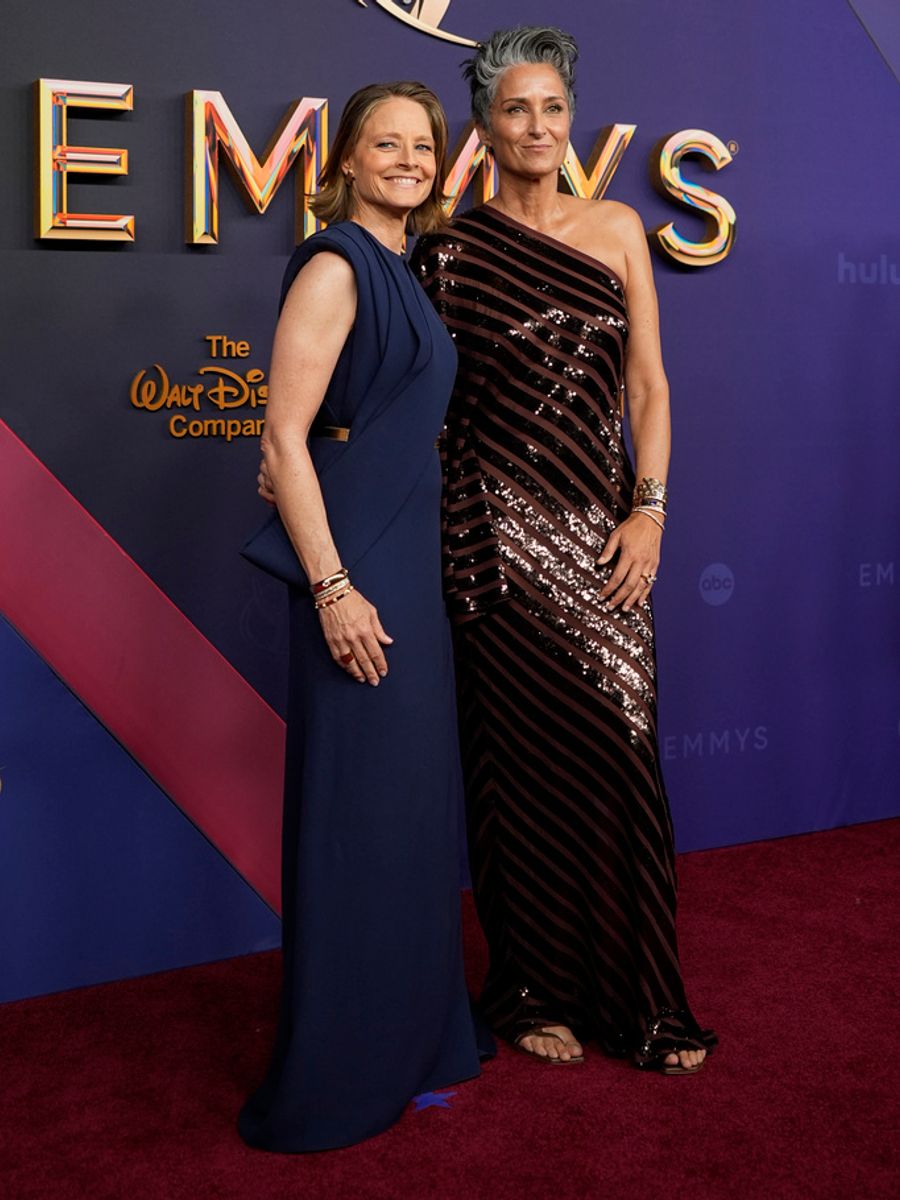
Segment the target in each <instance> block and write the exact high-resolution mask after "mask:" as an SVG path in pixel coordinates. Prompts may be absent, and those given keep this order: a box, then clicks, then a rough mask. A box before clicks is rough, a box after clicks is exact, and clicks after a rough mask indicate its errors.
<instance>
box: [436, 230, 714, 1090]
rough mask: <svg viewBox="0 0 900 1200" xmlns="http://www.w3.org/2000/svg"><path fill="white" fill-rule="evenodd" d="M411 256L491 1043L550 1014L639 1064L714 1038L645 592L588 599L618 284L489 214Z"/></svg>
mask: <svg viewBox="0 0 900 1200" xmlns="http://www.w3.org/2000/svg"><path fill="white" fill-rule="evenodd" d="M414 268H415V269H416V271H417V273H418V275H419V277H420V278H421V280H422V282H423V284H424V286H425V288H426V290H427V291H428V293H429V295H430V296H431V298H432V301H433V302H434V304H435V306H436V309H437V311H438V312H439V313H440V315H441V317H442V319H443V320H444V322H445V324H446V325H447V327H448V329H449V330H450V331H451V333H452V334H453V337H454V339H455V341H456V346H457V351H458V355H459V372H458V375H457V382H456V387H455V390H454V393H453V398H452V400H451V404H450V411H449V413H448V418H447V437H446V494H445V505H444V536H445V576H446V578H445V587H446V592H447V595H448V597H449V601H450V604H451V606H452V608H453V611H454V614H455V616H456V619H457V637H456V650H457V673H458V681H459V699H460V732H461V738H462V747H463V764H464V771H465V777H466V801H467V809H468V822H469V851H470V860H471V866H472V879H473V885H474V889H475V898H476V902H477V905H478V912H479V916H480V918H481V922H482V925H483V927H484V930H485V933H486V935H487V940H488V944H489V948H490V969H489V973H488V977H487V981H486V984H485V987H484V993H483V996H482V1002H483V1005H484V1011H485V1015H486V1016H487V1017H488V1018H489V1019H490V1021H491V1023H492V1024H493V1025H494V1027H495V1029H497V1030H498V1031H499V1032H501V1033H502V1034H504V1035H505V1036H507V1037H509V1038H515V1037H517V1036H519V1035H520V1034H522V1033H524V1032H525V1031H526V1030H528V1029H529V1028H531V1027H533V1026H535V1025H541V1024H557V1023H561V1024H566V1025H569V1026H570V1027H571V1028H572V1029H574V1030H575V1032H576V1033H577V1034H578V1035H579V1036H580V1037H582V1038H595V1039H597V1040H598V1041H599V1042H600V1043H601V1045H602V1046H603V1047H604V1048H605V1049H606V1050H607V1052H608V1053H610V1054H613V1055H622V1056H629V1057H631V1058H632V1059H633V1061H634V1062H635V1064H636V1065H638V1066H641V1067H656V1066H659V1065H660V1064H661V1062H662V1060H663V1058H664V1056H665V1054H666V1053H668V1052H669V1051H671V1050H674V1049H688V1048H700V1047H705V1048H710V1047H711V1046H712V1045H713V1044H714V1041H715V1038H714V1036H713V1035H712V1034H711V1033H710V1032H709V1031H706V1030H701V1029H700V1028H699V1026H698V1024H697V1022H696V1021H695V1019H694V1017H693V1015H692V1013H691V1011H690V1009H689V1007H688V1003H687V1000H686V998H685V992H684V986H683V983H682V978H681V970H680V967H679V961H678V950H677V942H676V936H675V902H676V880H675V856H674V846H673V838H672V825H671V820H670V815H669V806H668V801H667V798H666V792H665V788H664V785H663V779H662V774H661V771H660V764H659V750H658V745H657V735H656V661H655V652H654V633H653V609H652V605H651V603H650V601H649V600H646V601H644V602H643V603H641V604H638V605H636V606H635V607H634V608H633V609H632V610H631V611H630V612H628V613H625V612H623V611H622V610H621V608H618V609H614V610H612V611H607V610H606V609H605V607H604V606H603V604H602V602H601V601H600V599H599V591H600V589H601V588H602V586H603V583H604V582H605V580H606V579H607V578H608V577H609V572H610V571H611V570H612V568H611V567H607V568H605V569H604V570H603V571H600V570H598V568H597V566H596V560H597V557H598V555H599V554H600V552H601V551H602V549H603V547H604V545H605V544H606V539H607V538H608V537H609V535H610V533H611V532H612V531H613V529H615V528H616V526H617V525H618V524H620V523H621V521H623V520H624V519H625V517H627V516H628V515H629V513H630V511H631V499H632V493H633V489H634V482H635V480H634V471H633V468H632V464H631V462H630V460H629V457H628V453H627V451H626V447H625V441H624V434H623V428H622V413H621V405H620V390H621V384H622V379H623V372H624V364H625V349H626V343H627V338H628V312H627V308H626V304H625V294H624V289H623V286H622V282H621V280H620V279H619V278H618V277H617V276H616V274H615V272H613V271H611V270H610V269H609V268H607V267H606V266H605V265H604V264H603V263H601V262H599V261H597V260H596V259H594V258H591V257H589V256H588V255H586V254H582V253H580V252H579V251H578V250H573V249H572V248H570V247H568V246H566V245H564V244H562V243H560V242H558V241H556V240H555V239H553V238H551V237H548V236H546V235H544V234H542V233H539V232H536V231H535V230H532V229H530V228H528V227H527V226H524V225H521V224H520V223H519V222H517V221H514V220H512V219H511V218H509V217H506V216H505V215H503V214H501V213H499V212H497V211H496V210H494V209H491V208H489V207H487V208H485V207H482V208H480V209H475V210H473V211H472V212H469V213H466V214H463V215H461V216H459V217H457V218H456V219H455V220H454V221H453V225H452V228H451V229H450V230H449V231H448V232H446V233H439V234H434V235H430V236H429V237H427V238H424V239H421V240H420V242H419V243H418V244H417V246H416V252H415V261H414Z"/></svg>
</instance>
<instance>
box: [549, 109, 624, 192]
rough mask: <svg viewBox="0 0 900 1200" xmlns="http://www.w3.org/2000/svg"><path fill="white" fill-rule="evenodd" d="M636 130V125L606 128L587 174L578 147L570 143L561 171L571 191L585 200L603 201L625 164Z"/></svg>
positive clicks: (589, 162)
mask: <svg viewBox="0 0 900 1200" xmlns="http://www.w3.org/2000/svg"><path fill="white" fill-rule="evenodd" d="M635 129H637V126H636V125H607V126H606V127H605V128H604V129H601V130H600V136H599V137H598V139H597V142H596V145H595V146H594V149H593V150H592V151H591V154H590V158H589V159H588V165H587V171H585V169H584V167H582V165H581V160H580V159H579V157H578V155H577V154H576V153H575V147H574V146H573V145H572V143H571V142H569V149H568V150H567V151H566V157H565V158H564V159H563V165H562V168H561V169H562V177H563V179H564V180H565V181H566V184H567V185H568V187H569V191H570V192H572V194H573V195H575V196H581V198H582V199H583V200H600V199H601V198H602V197H603V194H604V192H605V191H606V189H607V188H608V187H609V183H610V180H611V179H612V177H613V175H615V173H616V168H617V167H618V165H619V163H620V162H621V161H622V155H623V154H624V153H625V151H626V150H627V149H628V143H629V142H630V141H631V139H632V137H633V136H634V131H635Z"/></svg>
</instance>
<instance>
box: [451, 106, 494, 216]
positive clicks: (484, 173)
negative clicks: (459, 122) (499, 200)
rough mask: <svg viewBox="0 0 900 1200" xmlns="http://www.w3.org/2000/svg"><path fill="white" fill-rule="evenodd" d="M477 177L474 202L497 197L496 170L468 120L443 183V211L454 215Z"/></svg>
mask: <svg viewBox="0 0 900 1200" xmlns="http://www.w3.org/2000/svg"><path fill="white" fill-rule="evenodd" d="M476 175H477V177H478V178H477V183H476V195H475V200H474V203H475V204H484V203H486V201H488V200H490V198H491V197H492V196H495V195H496V194H497V168H496V166H495V165H494V157H493V155H492V154H491V152H490V150H488V149H487V147H486V146H485V144H484V142H482V141H481V139H480V138H479V136H478V134H477V133H476V132H475V124H474V122H473V121H470V122H469V124H468V125H467V126H466V127H465V129H464V130H463V132H462V136H461V137H460V139H459V142H458V143H457V146H456V149H455V150H454V151H453V154H452V155H451V157H450V160H449V166H448V170H447V175H446V177H445V180H444V195H445V196H446V198H447V199H446V202H445V204H444V209H445V211H446V213H447V216H448V217H449V216H452V215H453V211H454V209H455V208H456V206H457V205H458V204H459V202H460V200H462V198H463V196H464V195H465V192H466V189H467V188H468V186H469V184H470V183H471V182H472V180H473V178H475V176H476Z"/></svg>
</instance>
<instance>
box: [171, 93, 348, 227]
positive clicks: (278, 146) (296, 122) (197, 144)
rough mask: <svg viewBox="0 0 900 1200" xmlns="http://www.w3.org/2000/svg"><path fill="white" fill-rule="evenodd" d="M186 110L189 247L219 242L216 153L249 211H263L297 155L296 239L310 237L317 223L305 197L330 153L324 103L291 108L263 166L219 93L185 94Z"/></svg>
mask: <svg viewBox="0 0 900 1200" xmlns="http://www.w3.org/2000/svg"><path fill="white" fill-rule="evenodd" d="M185 99H186V108H185V123H186V136H185V152H186V155H187V163H186V171H185V174H186V183H187V204H186V216H187V233H186V240H187V242H188V243H189V244H191V245H195V246H196V245H212V244H215V243H216V242H218V240H219V151H220V150H222V151H224V153H225V158H226V162H227V164H228V166H229V168H230V169H231V173H232V176H233V178H234V180H235V182H236V184H237V185H238V189H239V191H240V192H241V193H242V195H243V197H244V199H245V200H246V201H247V202H248V204H249V206H250V208H251V211H256V212H258V213H264V212H265V211H266V209H267V208H268V207H269V205H270V203H271V202H272V197H273V196H274V195H275V193H276V192H277V191H278V188H279V187H280V186H281V184H282V182H283V181H284V178H285V176H286V175H287V174H288V172H289V171H290V170H291V168H292V167H293V166H294V164H295V162H296V161H297V159H298V157H299V156H300V155H301V154H302V156H303V175H302V179H301V180H298V184H297V217H296V238H297V241H302V240H303V238H304V237H308V236H309V235H310V234H311V233H314V232H315V230H316V228H317V227H318V222H317V221H316V220H315V218H314V217H313V215H312V213H311V212H310V211H309V207H308V204H307V196H308V195H310V194H311V193H312V192H313V190H314V188H315V182H316V179H317V178H318V175H319V171H320V170H321V165H322V162H324V159H325V155H326V154H327V152H328V145H327V143H328V101H327V100H321V99H315V98H309V97H304V98H303V99H302V100H295V101H294V103H293V104H291V105H290V107H289V108H288V110H287V112H286V113H285V115H284V117H283V118H282V120H281V122H280V124H279V126H278V128H277V129H276V130H275V133H274V134H273V135H272V137H271V139H270V141H269V144H268V146H267V147H266V149H265V150H264V151H263V156H262V162H260V160H259V159H258V158H257V157H256V155H255V154H254V153H253V151H252V150H251V148H250V143H249V142H248V141H247V139H246V138H245V137H244V134H243V132H242V131H241V127H240V126H239V125H238V123H237V121H236V120H235V119H234V116H233V114H232V112H231V109H230V108H229V107H228V105H227V104H226V103H225V99H224V97H223V96H222V93H221V92H207V91H193V92H188V93H187V96H186V97H185Z"/></svg>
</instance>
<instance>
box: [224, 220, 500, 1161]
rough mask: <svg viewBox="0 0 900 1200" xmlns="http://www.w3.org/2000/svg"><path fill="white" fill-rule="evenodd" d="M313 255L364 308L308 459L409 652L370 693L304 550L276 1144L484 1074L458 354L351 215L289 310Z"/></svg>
mask: <svg viewBox="0 0 900 1200" xmlns="http://www.w3.org/2000/svg"><path fill="white" fill-rule="evenodd" d="M320 250H328V251H333V252H336V253H339V254H341V255H343V256H344V257H345V258H346V259H347V260H348V261H349V262H350V264H351V265H352V267H353V270H354V273H355V276H356V283H357V291H358V301H357V313H356V321H355V324H354V326H353V329H352V330H351V333H350V335H349V337H348V340H347V343H346V345H345V346H344V349H343V351H342V353H341V356H340V359H339V361H338V364H337V367H336V370H335V373H334V376H333V379H332V382H331V385H330V388H329V391H328V393H327V395H326V397H325V402H324V404H323V408H322V410H321V412H320V414H319V420H320V421H324V422H325V423H326V424H328V425H332V424H333V425H336V426H344V427H349V429H350V437H349V440H348V441H346V442H339V441H332V440H326V439H325V438H317V437H315V436H313V437H312V438H311V439H310V447H311V452H312V454H313V459H314V462H315V465H316V469H317V472H318V474H319V478H320V482H321V485H322V490H323V494H324V497H325V504H326V510H327V512H328V517H329V523H330V526H331V530H332V533H333V535H334V540H335V544H336V546H337V549H338V553H339V554H340V556H341V559H342V562H343V564H344V565H345V566H347V567H348V568H349V570H350V572H351V579H352V581H353V583H354V584H355V586H356V587H357V588H358V589H359V590H360V591H361V592H362V594H363V595H364V596H365V597H366V599H368V600H369V601H370V602H371V603H373V604H374V605H375V607H376V608H377V610H378V613H379V617H380V619H381V621H382V624H383V625H384V627H385V629H386V630H387V632H388V633H389V634H390V635H391V636H392V637H393V638H394V639H395V640H394V644H393V645H392V646H390V647H388V649H387V659H388V665H389V673H388V675H387V677H386V678H385V679H384V680H383V681H382V682H381V683H380V685H379V686H378V687H377V688H373V687H370V686H369V685H367V684H366V685H362V684H359V683H357V682H355V681H354V680H353V679H352V678H351V677H350V676H349V675H347V674H346V673H345V672H344V671H342V670H341V669H340V668H339V667H337V666H336V665H335V663H334V662H333V660H332V658H331V656H330V654H329V652H328V650H327V648H326V644H325V640H324V638H323V636H322V632H321V628H320V624H319V617H318V614H317V613H316V611H315V609H314V607H313V604H312V601H311V598H310V596H309V592H308V590H307V587H306V586H305V580H304V579H303V576H302V572H301V570H300V567H299V564H298V563H297V562H296V559H295V558H291V562H290V565H289V566H288V567H287V568H286V569H284V570H282V571H281V572H280V573H281V574H283V575H284V576H285V577H291V578H292V579H293V580H294V582H295V583H296V584H297V586H293V587H291V589H290V684H289V701H288V722H287V762H286V778H285V808H284V841H283V902H284V910H283V919H284V935H283V946H284V984H283V990H282V997H281V1007H280V1016H279V1024H278V1032H277V1036H276V1043H275V1049H274V1052H273V1056H272V1061H271V1065H270V1067H269V1071H268V1074H267V1076H266V1078H265V1080H264V1082H263V1084H262V1086H261V1087H260V1088H259V1090H258V1091H257V1092H256V1093H255V1094H254V1095H253V1096H252V1097H251V1098H250V1100H249V1101H248V1102H247V1104H246V1105H245V1107H244V1109H243V1111H242V1113H241V1115H240V1120H239V1128H240V1132H241V1135H242V1136H243V1137H244V1139H245V1140H246V1141H247V1142H249V1143H250V1144H251V1145H253V1146H257V1147H260V1148H263V1149H268V1150H279V1151H303V1150H324V1149H328V1148H332V1147H337V1146H345V1145H349V1144H351V1143H354V1142H358V1141H360V1140H362V1139H363V1138H366V1137H369V1136H371V1135H372V1134H376V1133H378V1132H380V1131H381V1130H383V1129H385V1128H387V1127H388V1126H389V1125H390V1124H392V1122H394V1121H395V1120H396V1119H397V1118H398V1117H399V1116H400V1114H401V1112H402V1111H403V1109H404V1108H405V1106H406V1105H407V1103H408V1102H409V1100H410V1099H411V1098H412V1097H413V1096H414V1095H417V1094H419V1093H421V1092H426V1091H434V1090H436V1089H438V1088H441V1087H445V1086H447V1085H449V1084H452V1083H455V1082H458V1081H461V1080H464V1079H468V1078H471V1077H473V1076H475V1075H477V1074H478V1071H479V1054H478V1047H477V1045H476V1035H475V1030H474V1027H473V1020H472V1015H471V1011H470V1005H469V999H468V995H467V992H466V987H465V983H464V979H463V965H462V949H461V936H460V912H459V862H460V845H459V843H460V806H461V782H460V768H459V763H458V754H459V751H458V742H457V732H456V715H455V701H454V689H453V665H452V662H453V660H452V650H451V644H450V636H449V628H448V624H447V620H446V616H445V610H444V605H443V602H442V596H441V566H440V557H441V546H440V521H439V506H440V491H441V470H440V463H439V456H438V452H437V450H436V449H435V439H436V437H437V436H438V434H439V432H440V429H441V425H442V422H443V418H444V413H445V409H446V406H447V400H448V397H449V395H450V391H451V388H452V385H453V378H454V372H455V367H456V355H455V350H454V348H453V343H452V341H451V339H450V337H449V335H448V334H447V332H446V331H445V329H444V327H443V325H442V323H441V322H440V320H439V319H438V317H437V315H436V314H435V312H434V309H433V308H432V306H431V304H430V303H429V301H428V299H427V297H426V296H425V294H424V292H423V291H422V290H421V288H420V286H419V284H418V282H417V281H416V280H415V278H414V276H413V274H412V272H411V271H410V269H409V267H408V265H407V263H406V261H405V259H404V258H402V257H401V256H400V255H397V254H394V253H392V252H391V251H390V250H388V249H387V248H386V247H385V246H383V245H382V244H381V243H380V242H379V241H378V240H377V239H376V238H374V237H373V236H372V235H371V234H369V233H368V232H367V231H366V230H364V229H362V228H361V227H360V226H358V225H355V224H353V223H350V222H343V223H341V224H338V225H333V226H330V227H329V228H328V229H327V230H325V231H324V232H322V233H319V234H316V235H315V236H314V237H313V238H311V239H310V240H308V241H307V242H305V243H304V244H303V245H302V246H301V247H299V249H298V250H297V251H296V253H295V254H294V256H293V257H292V259H291V261H290V263H289V266H288V269H287V272H286V275H285V281H284V289H283V292H282V301H283V298H284V295H285V294H286V293H287V289H288V288H289V287H290V284H291V283H292V282H293V280H294V278H295V277H296V275H297V273H298V271H299V270H300V268H301V267H302V266H303V265H304V263H306V262H307V261H308V260H309V258H310V257H311V256H312V255H313V254H315V253H316V252H317V251H320ZM315 428H316V426H314V430H315ZM276 534H277V536H278V537H279V538H280V539H281V547H282V551H283V550H284V547H286V545H287V544H286V542H285V540H284V534H283V530H282V529H281V528H280V527H279V525H278V522H277V519H276V520H273V522H272V524H271V526H270V528H269V531H268V534H266V535H263V536H262V538H261V539H260V541H261V542H265V539H266V537H267V536H269V537H270V538H274V537H275V535H276ZM251 549H252V547H251ZM279 552H281V551H279ZM250 556H251V557H252V555H250ZM286 557H289V555H288V556H286Z"/></svg>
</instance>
